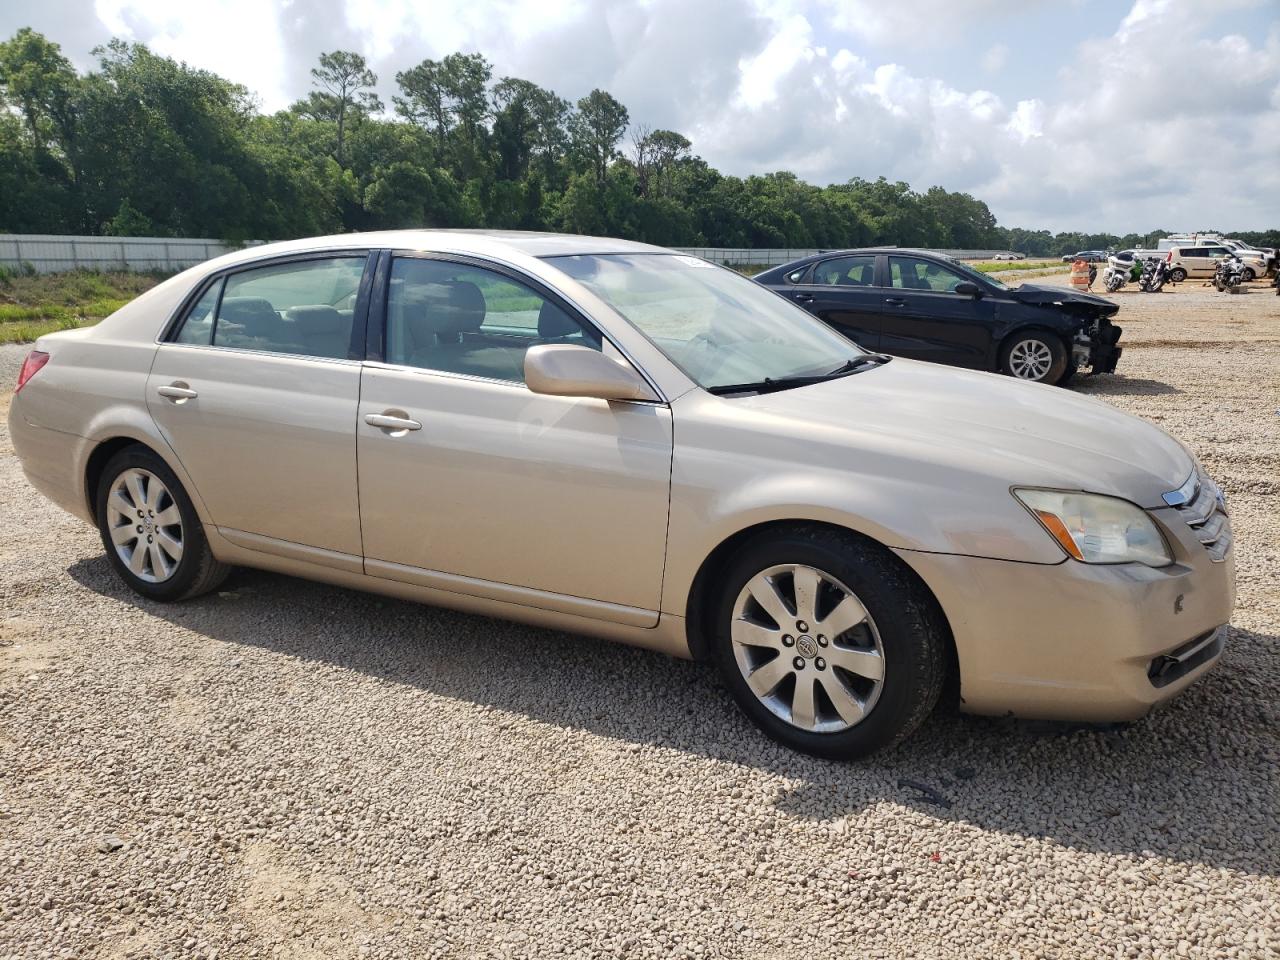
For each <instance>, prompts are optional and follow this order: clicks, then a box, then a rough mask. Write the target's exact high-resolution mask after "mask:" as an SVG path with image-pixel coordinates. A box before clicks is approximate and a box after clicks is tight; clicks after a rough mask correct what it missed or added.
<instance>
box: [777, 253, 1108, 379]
mask: <svg viewBox="0 0 1280 960" xmlns="http://www.w3.org/2000/svg"><path fill="white" fill-rule="evenodd" d="M756 280H757V281H758V282H759V283H762V284H764V285H765V286H767V287H769V288H770V289H772V290H775V291H777V292H778V293H780V294H781V295H782V296H784V297H787V298H788V299H789V300H793V301H794V302H796V303H798V304H800V305H801V306H802V307H804V308H805V309H806V310H808V311H809V312H810V313H812V314H814V315H815V316H817V317H819V318H820V319H821V320H823V321H824V322H826V323H827V324H829V325H830V326H831V327H833V328H835V329H836V330H838V331H839V332H840V333H842V334H844V335H845V336H847V337H848V338H849V339H851V340H853V341H855V342H856V343H857V344H858V345H859V346H862V347H865V348H866V349H868V350H872V351H877V352H880V353H890V354H894V355H896V356H900V357H911V358H913V359H916V360H931V361H934V362H935V363H948V364H952V365H953V366H958V367H969V368H971V369H975V370H997V371H1000V372H1001V373H1007V374H1009V375H1010V376H1014V377H1019V378H1021V379H1023V380H1033V381H1036V382H1038V383H1057V384H1062V383H1066V382H1067V381H1068V380H1069V379H1071V377H1072V376H1074V375H1075V374H1076V373H1077V371H1084V370H1087V371H1088V372H1090V373H1111V372H1113V371H1114V370H1115V368H1116V363H1117V361H1119V359H1120V353H1121V348H1120V347H1119V346H1118V343H1119V340H1120V328H1119V327H1117V326H1115V325H1114V324H1112V322H1111V317H1113V316H1114V315H1115V313H1116V311H1117V310H1118V309H1119V307H1118V306H1117V305H1116V304H1114V303H1112V302H1111V301H1110V300H1104V299H1103V298H1102V297H1095V296H1093V295H1092V294H1087V293H1079V292H1076V291H1074V290H1071V289H1069V288H1067V287H1057V286H1046V285H1040V284H1030V283H1026V284H1023V285H1022V286H1020V287H1009V286H1006V285H1005V284H1003V283H1001V282H1000V281H999V280H997V279H995V278H994V277H990V276H987V275H986V274H984V273H981V272H979V271H977V270H975V269H973V267H971V266H969V265H968V264H966V263H963V262H962V261H959V260H954V259H952V258H951V257H947V256H943V255H941V254H937V253H928V252H926V251H922V250H903V249H898V248H887V249H871V250H842V251H833V252H829V253H821V254H817V255H815V256H811V257H805V258H804V259H803V260H796V261H794V262H793V263H788V264H786V265H784V266H781V267H774V268H773V269H771V270H767V271H765V272H764V273H762V274H760V275H759V276H758V277H756Z"/></svg>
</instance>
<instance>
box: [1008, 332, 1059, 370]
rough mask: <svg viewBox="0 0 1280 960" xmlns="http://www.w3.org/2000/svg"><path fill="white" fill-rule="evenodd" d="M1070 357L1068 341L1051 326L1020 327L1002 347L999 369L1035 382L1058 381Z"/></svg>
mask: <svg viewBox="0 0 1280 960" xmlns="http://www.w3.org/2000/svg"><path fill="white" fill-rule="evenodd" d="M1070 361H1071V358H1070V357H1069V356H1068V355H1067V347H1066V344H1064V343H1063V342H1062V338H1061V337H1059V336H1058V335H1057V334H1056V333H1050V332H1049V331H1048V330H1039V329H1031V330H1020V331H1018V332H1017V333H1015V334H1013V336H1011V337H1010V338H1009V339H1008V340H1006V341H1005V344H1004V346H1003V347H1001V349H1000V372H1001V373H1005V374H1008V375H1009V376H1011V377H1016V378H1018V379H1019V380H1029V381H1031V382H1032V383H1058V382H1060V381H1061V380H1062V377H1063V374H1065V373H1066V372H1067V364H1068V363H1070Z"/></svg>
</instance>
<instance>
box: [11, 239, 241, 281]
mask: <svg viewBox="0 0 1280 960" xmlns="http://www.w3.org/2000/svg"><path fill="white" fill-rule="evenodd" d="M234 249H236V248H235V247H230V246H228V245H227V244H225V243H223V242H222V241H221V240H187V239H175V238H173V237H59V236H53V235H45V234H23V235H19V234H13V233H7V234H0V266H5V267H14V268H17V269H24V268H25V266H24V265H26V264H30V266H31V267H32V268H34V269H35V270H36V272H37V273H58V272H59V271H62V270H166V271H178V270H185V269H186V268H187V267H194V266H195V265H196V264H197V263H203V262H204V261H206V260H211V259H212V258H214V257H218V256H221V255H222V254H224V253H228V252H229V251H231V250H234Z"/></svg>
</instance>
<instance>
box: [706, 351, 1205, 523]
mask: <svg viewBox="0 0 1280 960" xmlns="http://www.w3.org/2000/svg"><path fill="white" fill-rule="evenodd" d="M724 400H725V402H726V403H732V404H741V405H742V407H741V408H740V409H741V412H742V413H743V414H747V413H748V411H750V412H751V413H753V414H756V415H759V416H760V418H761V422H760V423H759V426H766V424H767V423H768V422H772V423H773V424H775V425H776V426H777V427H778V428H779V429H785V430H787V431H789V432H790V434H791V435H792V436H795V435H796V434H797V433H804V432H809V433H810V435H811V439H813V440H816V441H819V442H821V443H824V444H828V445H837V446H839V447H844V448H847V449H848V450H849V451H850V452H851V454H852V455H853V456H855V457H856V456H858V455H859V451H862V452H864V453H866V454H867V455H868V456H882V457H885V458H888V459H892V460H893V461H896V462H901V460H902V459H903V458H904V457H905V458H910V459H911V460H914V461H918V462H920V463H921V465H922V472H927V471H929V470H930V469H931V468H933V467H937V468H939V469H940V470H943V471H947V470H950V471H951V472H952V475H951V478H950V479H949V480H948V479H947V478H946V477H944V476H940V477H939V480H940V481H941V482H943V483H948V482H954V483H965V484H967V483H969V482H970V481H974V480H978V479H979V478H985V481H986V482H985V483H984V484H983V485H984V486H988V487H989V486H992V485H994V486H999V487H1001V488H1003V489H1007V488H1008V487H1010V486H1020V485H1025V486H1043V487H1057V488H1063V489H1073V490H1086V491H1089V492H1093V493H1102V494H1108V495H1111V496H1118V497H1124V498H1125V499H1128V500H1131V501H1133V502H1135V503H1138V504H1139V505H1141V506H1143V507H1149V508H1158V507H1163V506H1165V503H1164V501H1163V499H1162V495H1163V494H1164V493H1167V492H1168V491H1171V490H1176V489H1177V488H1178V487H1179V486H1180V485H1181V484H1182V483H1183V482H1184V481H1185V480H1186V479H1187V476H1188V475H1189V474H1190V473H1191V469H1192V465H1193V461H1192V458H1191V455H1190V454H1189V453H1188V452H1187V451H1186V449H1185V448H1184V447H1183V446H1182V445H1181V444H1180V443H1178V441H1176V440H1174V439H1173V438H1172V437H1170V436H1169V435H1168V434H1167V433H1165V432H1164V431H1163V430H1161V429H1160V428H1158V427H1156V426H1154V425H1152V424H1150V423H1148V422H1147V421H1145V420H1141V419H1139V418H1138V417H1134V416H1131V415H1130V414H1127V413H1123V412H1121V411H1119V410H1117V409H1116V408H1115V407H1112V406H1110V405H1109V404H1106V403H1103V402H1101V401H1098V400H1092V399H1089V398H1087V397H1083V396H1080V395H1078V394H1073V393H1070V392H1068V391H1067V390H1064V389H1062V388H1060V387H1049V386H1044V385H1040V384H1032V383H1025V382H1023V381H1019V380H1015V379H1013V378H1011V377H1004V376H1000V375H998V374H991V373H979V372H976V371H968V370H957V369H955V368H952V367H943V366H939V365H937V364H932V363H924V362H920V361H913V360H905V359H902V358H895V359H893V360H891V361H890V362H889V363H886V364H884V365H883V366H880V367H877V368H874V369H871V370H867V371H864V372H862V373H856V374H853V375H851V376H847V377H842V378H840V379H836V380H830V381H827V382H824V383H818V384H813V385H811V386H806V387H798V388H795V389H792V390H782V391H778V392H776V393H767V394H761V395H759V396H753V397H738V398H724Z"/></svg>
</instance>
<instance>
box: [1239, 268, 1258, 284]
mask: <svg viewBox="0 0 1280 960" xmlns="http://www.w3.org/2000/svg"><path fill="white" fill-rule="evenodd" d="M1241 276H1242V277H1243V278H1244V282H1245V283H1252V282H1253V281H1254V279H1255V278H1256V277H1257V276H1258V275H1257V274H1256V273H1254V272H1253V267H1245V268H1244V273H1242V274H1241Z"/></svg>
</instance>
